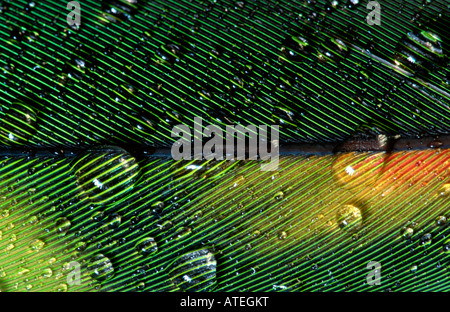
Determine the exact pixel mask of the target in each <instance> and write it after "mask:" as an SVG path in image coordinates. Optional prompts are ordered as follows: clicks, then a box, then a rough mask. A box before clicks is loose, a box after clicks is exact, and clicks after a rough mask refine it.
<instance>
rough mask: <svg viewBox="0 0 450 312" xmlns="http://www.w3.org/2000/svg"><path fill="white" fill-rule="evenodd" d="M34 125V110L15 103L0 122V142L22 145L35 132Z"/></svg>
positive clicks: (35, 121) (35, 118) (35, 119)
mask: <svg viewBox="0 0 450 312" xmlns="http://www.w3.org/2000/svg"><path fill="white" fill-rule="evenodd" d="M36 124H37V117H36V113H35V112H34V110H32V109H31V108H29V107H27V106H25V105H24V104H22V103H19V102H15V103H13V104H12V105H11V107H10V108H9V109H8V110H7V111H6V114H5V116H4V117H3V118H2V120H1V122H0V141H1V142H2V143H4V144H6V145H14V144H15V145H17V144H19V145H23V144H25V143H26V142H27V141H28V140H29V139H30V138H31V137H32V136H33V135H34V133H35V132H36Z"/></svg>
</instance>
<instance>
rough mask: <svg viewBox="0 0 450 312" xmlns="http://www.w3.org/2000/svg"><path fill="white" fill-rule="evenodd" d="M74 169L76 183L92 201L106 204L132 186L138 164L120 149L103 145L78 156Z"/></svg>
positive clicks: (118, 197)
mask: <svg viewBox="0 0 450 312" xmlns="http://www.w3.org/2000/svg"><path fill="white" fill-rule="evenodd" d="M74 172H75V177H76V178H77V181H78V184H79V186H80V187H81V188H82V189H83V191H84V192H85V194H86V195H87V196H88V197H89V199H90V200H91V201H92V202H93V203H97V204H100V203H102V204H109V203H111V202H114V201H117V200H119V199H120V198H122V197H124V196H125V195H126V194H127V193H128V192H129V191H130V190H131V189H132V188H133V186H134V183H135V182H136V180H137V176H138V173H139V167H138V164H137V162H136V159H135V158H134V157H133V156H131V155H130V154H129V153H128V152H126V151H125V150H124V149H121V148H119V147H113V146H104V147H100V148H97V149H94V150H91V151H90V152H89V153H88V154H87V155H85V156H84V157H82V158H81V159H79V160H78V161H77V162H76V163H75V165H74Z"/></svg>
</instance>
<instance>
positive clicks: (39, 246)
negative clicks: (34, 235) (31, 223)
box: [30, 239, 45, 251]
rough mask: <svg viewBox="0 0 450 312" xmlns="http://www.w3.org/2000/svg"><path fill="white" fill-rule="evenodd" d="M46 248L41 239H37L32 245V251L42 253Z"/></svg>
mask: <svg viewBox="0 0 450 312" xmlns="http://www.w3.org/2000/svg"><path fill="white" fill-rule="evenodd" d="M44 246H45V243H44V242H43V241H42V240H40V239H35V240H33V241H32V242H31V243H30V249H31V250H32V251H40V250H41V249H42V248H44Z"/></svg>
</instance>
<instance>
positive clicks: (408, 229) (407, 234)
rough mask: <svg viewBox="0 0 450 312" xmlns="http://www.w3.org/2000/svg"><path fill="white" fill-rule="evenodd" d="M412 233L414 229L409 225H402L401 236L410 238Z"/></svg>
mask: <svg viewBox="0 0 450 312" xmlns="http://www.w3.org/2000/svg"><path fill="white" fill-rule="evenodd" d="M413 234H414V229H413V228H411V227H404V228H403V229H402V236H403V237H404V238H410V237H412V236H413Z"/></svg>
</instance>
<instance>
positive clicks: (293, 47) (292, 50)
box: [281, 36, 313, 62]
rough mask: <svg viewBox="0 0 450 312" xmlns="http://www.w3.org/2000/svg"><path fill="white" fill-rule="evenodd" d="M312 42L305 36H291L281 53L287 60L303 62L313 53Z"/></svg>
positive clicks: (285, 41) (284, 42) (284, 43)
mask: <svg viewBox="0 0 450 312" xmlns="http://www.w3.org/2000/svg"><path fill="white" fill-rule="evenodd" d="M312 50H313V49H312V47H311V45H310V41H309V40H308V39H307V38H306V37H304V36H291V37H288V38H286V39H285V40H284V41H283V47H282V48H281V51H282V53H283V56H284V58H285V59H286V60H290V61H292V62H301V61H303V60H305V59H306V58H307V57H308V55H310V54H311V52H312Z"/></svg>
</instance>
